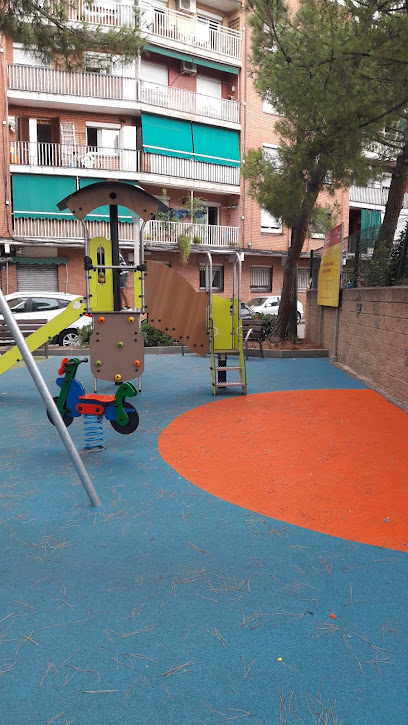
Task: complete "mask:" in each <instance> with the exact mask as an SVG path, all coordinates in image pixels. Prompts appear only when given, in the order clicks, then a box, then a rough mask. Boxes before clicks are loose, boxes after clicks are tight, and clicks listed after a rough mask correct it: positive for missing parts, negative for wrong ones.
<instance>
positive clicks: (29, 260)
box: [11, 257, 68, 264]
mask: <svg viewBox="0 0 408 725" xmlns="http://www.w3.org/2000/svg"><path fill="white" fill-rule="evenodd" d="M11 261H12V262H14V263H15V264H68V259H67V258H66V257H12V258H11Z"/></svg>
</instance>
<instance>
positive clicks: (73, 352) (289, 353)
mask: <svg viewBox="0 0 408 725" xmlns="http://www.w3.org/2000/svg"><path fill="white" fill-rule="evenodd" d="M89 354H90V352H89V348H85V347H73V348H67V347H50V348H49V350H48V355H49V356H50V357H52V356H55V357H60V356H67V355H68V356H75V357H82V356H85V355H89ZM184 354H185V355H196V354H197V353H195V352H192V351H191V350H189V349H188V348H186V347H185V348H184ZM231 354H232V355H237V353H231ZM145 355H181V347H180V345H169V346H168V347H145ZM248 356H249V357H261V351H260V350H254V349H249V350H248ZM318 357H329V351H328V350H264V358H292V359H293V358H318Z"/></svg>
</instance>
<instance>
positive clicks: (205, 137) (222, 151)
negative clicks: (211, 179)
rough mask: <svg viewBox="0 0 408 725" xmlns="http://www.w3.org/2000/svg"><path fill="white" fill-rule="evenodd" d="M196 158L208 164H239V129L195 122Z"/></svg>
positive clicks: (194, 141)
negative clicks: (234, 129) (233, 129)
mask: <svg viewBox="0 0 408 725" xmlns="http://www.w3.org/2000/svg"><path fill="white" fill-rule="evenodd" d="M192 126H193V143H194V159H195V160H196V161H203V162H204V163H206V164H220V165H221V166H239V140H238V131H232V130H230V129H229V128H219V127H218V126H205V125H204V124H202V123H193V124H192Z"/></svg>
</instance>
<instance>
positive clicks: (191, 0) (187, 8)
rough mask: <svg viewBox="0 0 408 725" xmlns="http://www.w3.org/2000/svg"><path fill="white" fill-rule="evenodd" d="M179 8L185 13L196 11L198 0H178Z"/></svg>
mask: <svg viewBox="0 0 408 725" xmlns="http://www.w3.org/2000/svg"><path fill="white" fill-rule="evenodd" d="M177 10H181V11H182V12H183V13H190V14H193V13H196V12H197V2H196V0H177Z"/></svg>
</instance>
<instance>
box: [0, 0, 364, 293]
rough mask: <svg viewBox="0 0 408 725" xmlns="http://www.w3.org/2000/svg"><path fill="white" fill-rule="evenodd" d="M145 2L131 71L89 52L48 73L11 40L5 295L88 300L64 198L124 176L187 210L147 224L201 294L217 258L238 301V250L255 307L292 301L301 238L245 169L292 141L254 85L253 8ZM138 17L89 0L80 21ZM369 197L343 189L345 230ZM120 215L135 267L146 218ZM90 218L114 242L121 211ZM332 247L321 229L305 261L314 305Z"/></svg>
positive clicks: (222, 1) (6, 79) (0, 225)
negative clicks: (263, 299)
mask: <svg viewBox="0 0 408 725" xmlns="http://www.w3.org/2000/svg"><path fill="white" fill-rule="evenodd" d="M136 4H137V5H138V7H139V8H140V10H141V12H142V29H143V33H144V36H145V40H146V44H145V47H144V50H143V53H142V55H141V57H140V58H139V59H138V60H137V61H135V62H134V63H131V64H128V65H125V66H124V65H123V64H121V63H120V58H117V59H114V60H113V62H112V63H105V64H103V63H102V64H101V63H100V59H99V58H98V57H97V56H95V55H93V54H92V53H85V55H84V58H83V67H82V69H81V70H79V71H76V72H69V71H67V70H64V68H63V67H62V68H61V67H56V66H49V67H46V66H44V65H41V64H40V63H39V62H38V60H37V59H36V57H35V56H34V55H33V54H32V53H30V52H28V51H27V50H25V49H24V48H23V47H21V46H20V45H19V44H17V43H13V42H12V41H11V40H10V39H9V38H4V39H3V42H2V51H3V52H2V53H1V54H0V98H1V101H2V119H1V120H2V142H1V143H2V148H1V154H2V166H3V174H2V175H1V178H0V237H1V240H0V241H1V244H2V247H1V251H0V257H1V262H0V267H1V284H2V289H3V291H4V292H14V291H17V290H19V289H21V290H22V289H24V290H27V289H44V290H58V289H59V290H60V291H68V292H74V293H83V292H84V273H83V233H82V227H81V225H80V223H79V222H77V221H76V220H75V219H74V218H73V217H72V216H71V215H70V214H69V213H61V212H59V210H58V208H57V206H56V204H57V202H58V201H59V200H60V199H62V198H63V197H65V196H67V195H68V194H70V193H72V192H73V191H75V190H76V189H79V188H83V187H84V186H86V185H88V184H91V183H94V182H96V181H99V180H101V181H102V180H106V179H112V178H114V179H118V180H124V181H127V182H129V183H133V184H140V185H141V186H142V187H143V188H144V189H145V190H146V191H148V192H149V193H151V194H153V195H155V196H157V197H160V198H162V196H163V194H164V195H165V199H166V202H167V204H168V205H169V206H170V208H172V209H173V210H174V212H173V214H172V217H171V219H166V220H163V219H161V220H155V221H152V222H149V224H148V225H147V227H146V232H145V240H146V257H147V258H149V259H153V260H156V261H160V262H162V263H164V264H167V265H170V266H171V267H173V268H174V269H176V270H177V271H180V272H182V274H183V275H184V276H185V277H186V278H187V279H188V280H189V281H190V282H191V283H192V284H193V286H194V287H195V288H196V289H197V290H198V289H202V288H203V287H204V283H205V275H204V268H205V253H206V252H207V251H211V252H213V253H214V260H213V287H214V290H216V291H218V292H219V293H220V294H223V295H225V296H230V295H231V291H232V264H231V251H233V250H238V251H240V252H241V253H242V259H243V287H242V296H243V299H244V300H247V299H249V298H250V297H251V296H254V295H257V294H260V293H262V294H266V293H273V294H279V293H280V290H281V284H282V277H283V266H284V263H285V259H286V255H287V250H288V245H289V238H290V230H288V229H285V228H284V227H282V225H281V223H280V220H277V219H274V218H273V217H271V215H269V214H268V213H267V212H266V211H265V210H262V209H260V208H259V206H258V205H257V204H256V203H255V201H254V200H253V199H251V198H250V197H249V195H248V189H247V184H245V183H243V180H242V177H241V174H240V164H241V159H242V155H243V154H244V153H245V152H246V150H247V149H248V148H250V147H259V146H261V145H263V147H264V148H265V150H266V151H267V152H269V153H274V150H275V149H276V148H277V144H278V142H279V140H278V136H277V134H276V132H275V128H274V124H275V121H276V114H275V112H274V109H273V108H272V107H271V106H270V105H269V104H268V103H266V102H265V101H262V99H261V98H260V97H259V96H258V95H257V94H256V92H255V90H254V87H253V83H252V80H251V76H250V69H249V65H248V53H249V50H250V30H249V27H248V24H247V21H246V11H245V9H243V8H242V7H241V5H240V3H238V2H236V0H205V2H203V3H199V2H197V1H196V0H168V1H167V0H150V1H149V0H136ZM133 12H134V3H133V0H95V2H93V4H92V6H85V5H84V6H82V5H81V2H79V5H78V7H77V8H76V9H75V10H72V21H73V22H75V20H77V18H78V15H77V13H80V14H81V15H82V14H83V15H84V17H85V19H86V20H87V22H88V23H90V24H95V25H100V26H102V27H106V28H109V29H111V28H112V27H121V26H122V25H124V24H129V23H131V22H132V21H133ZM358 193H359V192H355V191H354V192H353V190H351V197H350V198H351V200H352V201H350V203H349V191H348V190H347V191H346V190H344V191H341V192H340V193H338V194H337V195H336V200H337V208H338V212H337V213H338V221H343V222H344V224H345V233H346V234H347V233H348V223H349V208H350V204H351V203H353V205H354V206H353V214H354V215H355V210H356V209H358V207H357V206H355V204H358V203H360V202H361V199H357V198H356V195H357V196H358ZM353 194H354V196H353ZM360 196H361V195H360ZM327 198H328V197H327ZM322 201H323V203H324V201H325V199H324V195H322ZM330 201H331V203H332V201H333V200H332V199H330ZM363 203H364V202H363ZM367 208H369V207H368V205H367ZM191 209H193V210H194V214H193V217H192V216H191ZM353 218H354V217H353ZM119 220H120V223H119V239H120V244H121V248H122V250H123V252H124V256H125V258H126V259H127V260H128V261H130V262H131V261H132V260H133V256H132V254H133V242H134V235H135V224H136V226H137V221H136V222H135V220H134V219H133V218H132V217H131V215H130V214H129V212H128V211H127V210H126V209H121V210H120V216H119ZM87 224H88V229H89V234H90V236H91V237H94V236H108V237H109V215H108V208H101V209H97V210H95V212H94V213H93V214H92V215H91V216H89V217H88V218H87ZM182 234H187V235H188V236H189V237H190V239H191V242H192V247H191V249H192V252H191V256H190V259H189V262H188V263H187V264H185V265H183V264H182V261H181V257H180V254H179V252H178V245H177V240H178V238H179V237H180V235H182ZM321 244H322V234H319V233H316V234H315V235H313V233H312V236H311V238H310V239H308V240H307V242H306V245H305V249H304V251H303V253H302V258H301V261H300V265H299V275H298V288H299V297H300V299H301V300H302V297H304V293H305V290H306V285H307V282H308V264H309V256H310V250H311V249H315V248H318V247H321Z"/></svg>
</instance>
